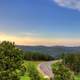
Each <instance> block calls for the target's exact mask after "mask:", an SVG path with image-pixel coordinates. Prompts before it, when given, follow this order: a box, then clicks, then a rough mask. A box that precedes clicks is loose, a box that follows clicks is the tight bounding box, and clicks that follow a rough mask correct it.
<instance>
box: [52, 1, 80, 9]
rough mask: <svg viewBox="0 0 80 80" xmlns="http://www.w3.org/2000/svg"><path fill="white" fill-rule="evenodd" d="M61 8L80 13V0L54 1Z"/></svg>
mask: <svg viewBox="0 0 80 80" xmlns="http://www.w3.org/2000/svg"><path fill="white" fill-rule="evenodd" d="M53 1H54V2H56V3H57V4H58V5H59V6H62V7H66V8H71V9H75V10H79V11H80V0H53Z"/></svg>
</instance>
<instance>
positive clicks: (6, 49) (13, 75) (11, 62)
mask: <svg viewBox="0 0 80 80" xmlns="http://www.w3.org/2000/svg"><path fill="white" fill-rule="evenodd" d="M22 63H23V54H22V50H20V49H18V48H16V47H15V45H14V43H11V42H8V41H3V42H2V43H0V80H20V76H21V75H22V74H24V66H22Z"/></svg>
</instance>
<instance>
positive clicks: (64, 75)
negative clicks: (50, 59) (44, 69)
mask: <svg viewBox="0 0 80 80" xmlns="http://www.w3.org/2000/svg"><path fill="white" fill-rule="evenodd" d="M52 70H53V73H54V74H55V77H54V79H55V80H74V73H73V72H71V71H70V69H68V68H66V67H65V66H64V65H63V64H62V63H56V64H53V65H52Z"/></svg>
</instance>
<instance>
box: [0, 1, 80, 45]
mask: <svg viewBox="0 0 80 80" xmlns="http://www.w3.org/2000/svg"><path fill="white" fill-rule="evenodd" d="M4 40H8V41H12V42H15V43H16V44H18V45H47V46H54V45H61V46H80V0H0V41H4Z"/></svg>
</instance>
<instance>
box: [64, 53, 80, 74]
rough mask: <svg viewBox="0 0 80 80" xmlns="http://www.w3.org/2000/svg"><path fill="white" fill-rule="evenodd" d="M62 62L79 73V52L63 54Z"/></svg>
mask: <svg viewBox="0 0 80 80" xmlns="http://www.w3.org/2000/svg"><path fill="white" fill-rule="evenodd" d="M63 63H64V65H66V66H67V67H69V68H70V69H71V70H73V71H74V72H75V73H80V54H77V53H76V54H64V55H63Z"/></svg>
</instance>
